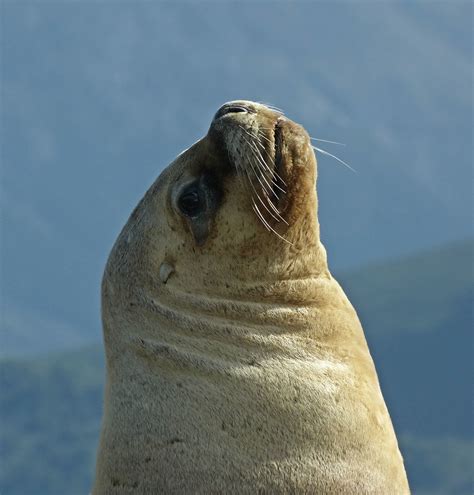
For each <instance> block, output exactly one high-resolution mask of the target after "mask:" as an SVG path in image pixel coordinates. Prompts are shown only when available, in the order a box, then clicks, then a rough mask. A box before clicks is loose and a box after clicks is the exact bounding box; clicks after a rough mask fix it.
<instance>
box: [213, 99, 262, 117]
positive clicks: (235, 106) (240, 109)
mask: <svg viewBox="0 0 474 495" xmlns="http://www.w3.org/2000/svg"><path fill="white" fill-rule="evenodd" d="M250 112H254V110H252V109H251V108H250V107H248V106H246V105H244V104H243V103H232V102H231V103H226V104H225V105H222V107H221V108H219V110H217V113H216V114H215V115H214V120H217V119H220V118H221V117H223V116H224V115H227V114H228V113H250Z"/></svg>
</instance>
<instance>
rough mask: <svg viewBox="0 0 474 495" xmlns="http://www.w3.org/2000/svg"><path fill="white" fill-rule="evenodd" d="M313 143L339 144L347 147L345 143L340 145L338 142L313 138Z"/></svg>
mask: <svg viewBox="0 0 474 495" xmlns="http://www.w3.org/2000/svg"><path fill="white" fill-rule="evenodd" d="M311 140H312V141H321V142H322V143H331V144H338V145H339V146H345V144H344V143H339V142H338V141H329V140H328V139H319V138H314V137H312V138H311Z"/></svg>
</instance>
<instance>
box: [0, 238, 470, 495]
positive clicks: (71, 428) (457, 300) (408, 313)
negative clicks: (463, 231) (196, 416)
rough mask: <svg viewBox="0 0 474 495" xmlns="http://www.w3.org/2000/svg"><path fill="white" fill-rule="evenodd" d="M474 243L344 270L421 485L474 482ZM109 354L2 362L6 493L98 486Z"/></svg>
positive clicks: (75, 494) (451, 489) (0, 483)
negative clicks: (473, 395)
mask: <svg viewBox="0 0 474 495" xmlns="http://www.w3.org/2000/svg"><path fill="white" fill-rule="evenodd" d="M473 249H474V243H473V242H472V241H465V242H461V243H456V244H451V245H448V246H445V247H443V248H442V249H436V250H432V251H429V252H424V253H420V254H419V255H417V256H412V257H409V258H405V259H401V260H397V261H393V262H390V263H385V264H378V265H373V266H369V267H366V268H365V269H363V270H362V269H361V270H359V271H357V272H353V273H347V274H341V276H340V277H339V278H340V280H341V282H342V285H343V286H344V287H345V289H346V290H347V292H348V294H349V296H350V298H351V300H352V301H353V303H354V304H355V306H356V307H357V309H358V312H359V314H360V315H361V319H362V321H363V322H364V327H365V329H366V334H367V338H368V340H369V344H370V347H371V350H372V353H373V356H374V359H375V361H376V365H377V369H378V372H379V376H380V378H381V382H382V388H383V390H384V394H385V397H386V399H387V402H388V405H389V409H390V411H391V415H392V418H393V421H394V424H395V426H396V429H397V431H398V434H399V438H400V445H401V448H402V452H403V454H404V457H405V460H406V466H407V470H408V474H409V478H410V481H411V484H412V488H413V491H414V494H416V495H428V494H429V495H454V494H456V495H464V494H465V495H468V494H470V493H472V488H473V484H472V483H473V478H472V453H473V447H474V444H473V431H472V423H471V421H470V419H471V418H472V406H471V403H470V386H471V383H470V380H471V373H470V372H471V369H472V368H471V364H470V359H471V356H470V352H471V348H472V337H471V328H472V311H471V306H470V301H471V300H472V295H473V290H474V283H473V276H472V275H473V274H472V266H473V265H472V262H473ZM102 354H103V353H102V349H101V348H100V347H93V348H87V349H83V350H81V351H77V352H72V353H62V354H56V355H52V356H48V357H44V358H41V359H39V358H36V359H34V360H30V361H28V360H13V359H10V360H4V361H2V363H1V390H2V400H1V415H2V418H1V419H2V429H1V453H2V459H3V463H2V472H1V477H0V493H2V495H17V494H18V495H62V494H65V493H67V494H68V495H81V494H87V493H88V492H87V490H88V489H89V487H90V483H91V476H92V473H93V465H94V456H95V449H96V445H97V438H98V432H99V423H100V415H101V404H102V383H103V358H102ZM66 486H67V487H68V488H65V487H66Z"/></svg>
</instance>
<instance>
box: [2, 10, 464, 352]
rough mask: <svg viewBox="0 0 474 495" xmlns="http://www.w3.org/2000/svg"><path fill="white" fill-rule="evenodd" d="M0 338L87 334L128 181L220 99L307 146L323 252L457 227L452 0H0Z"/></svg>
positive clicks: (82, 337)
mask: <svg viewBox="0 0 474 495" xmlns="http://www.w3.org/2000/svg"><path fill="white" fill-rule="evenodd" d="M1 14H2V71H1V83H2V84H1V101H2V117H1V118H2V122H1V124H2V141H3V146H2V152H1V160H2V167H1V168H2V180H1V191H0V193H1V194H0V197H1V208H2V232H1V234H2V240H1V247H2V252H1V258H2V288H3V295H2V315H3V316H2V330H1V331H2V336H1V341H2V346H1V347H2V351H1V352H2V354H3V355H10V356H12V355H27V354H32V353H38V352H44V351H46V350H50V351H51V350H54V349H63V348H67V347H69V348H71V347H75V346H77V345H80V344H86V343H87V342H91V341H94V340H95V341H97V340H98V339H99V337H100V323H99V316H98V315H99V297H98V293H99V284H100V276H101V272H102V269H103V266H104V264H105V259H106V256H107V253H108V250H109V249H110V247H111V245H112V243H113V240H114V238H115V237H116V236H117V234H118V232H119V230H120V228H121V226H122V225H123V223H124V222H125V220H126V218H127V216H128V214H129V213H130V212H131V210H132V208H133V207H134V205H135V204H136V203H137V202H138V200H139V198H140V197H141V196H142V194H143V193H144V191H145V190H146V189H147V187H148V185H149V184H150V183H151V182H152V181H153V179H154V178H155V177H156V176H157V175H158V174H159V172H160V171H161V170H162V169H163V167H164V166H166V165H167V164H168V163H169V162H170V161H171V159H172V158H173V157H174V156H176V154H177V153H178V152H179V151H181V150H182V149H184V148H186V147H187V146H188V145H189V144H190V143H192V142H194V141H195V140H196V139H197V138H199V137H200V136H202V135H203V134H205V133H206V131H207V127H208V125H209V123H210V120H211V118H212V115H213V114H214V112H215V110H216V109H217V108H218V107H219V106H220V105H221V104H222V103H223V102H224V101H227V100H230V99H235V98H246V99H254V100H258V101H264V102H270V103H273V104H275V105H277V106H279V107H281V108H283V109H284V110H285V111H286V112H287V114H288V116H289V117H291V118H293V119H294V120H296V121H298V122H301V123H302V124H303V125H304V126H305V127H306V128H307V129H308V130H309V132H310V133H311V134H312V135H313V136H314V137H316V138H322V139H330V140H336V141H342V142H344V143H346V144H347V146H346V148H344V147H337V146H334V145H330V144H327V143H322V142H320V143H319V144H320V145H321V147H322V148H325V149H328V150H329V151H331V152H333V153H336V154H337V155H338V156H340V157H341V158H342V159H344V160H347V161H348V162H349V163H350V164H351V166H353V167H354V168H355V169H356V170H357V174H352V173H351V172H350V171H348V170H347V169H345V168H344V167H343V166H340V164H339V163H338V162H336V161H334V160H331V159H330V158H328V157H326V156H320V157H319V196H320V220H321V226H322V237H323V241H324V242H325V244H326V246H327V247H328V252H329V256H330V261H331V264H332V265H333V266H334V267H336V268H338V269H342V268H348V267H355V266H359V265H360V264H361V263H366V262H369V261H374V260H380V259H386V258H390V257H394V256H400V255H405V254H408V253H411V252H414V251H415V250H417V249H421V248H428V247H430V246H433V245H438V244H441V243H443V242H447V241H450V240H453V239H458V238H464V237H469V236H471V235H472V232H473V229H472V227H473V226H472V219H471V212H472V169H471V165H472V146H471V144H472V136H471V124H472V92H471V89H472V71H471V62H472V44H471V34H472V3H471V2H460V1H456V2H450V3H448V2H421V1H420V2H252V3H250V2H248V3H247V2H221V3H217V2H197V1H195V2H193V1H189V2H188V1H187V2H175V3H171V2H133V3H130V2H115V1H110V2H69V1H56V2H3V3H2V4H1Z"/></svg>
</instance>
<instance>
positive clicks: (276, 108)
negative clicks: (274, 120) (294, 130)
mask: <svg viewBox="0 0 474 495" xmlns="http://www.w3.org/2000/svg"><path fill="white" fill-rule="evenodd" d="M257 103H260V105H264V106H266V107H267V108H269V109H270V110H274V111H275V112H278V113H280V114H281V115H283V114H284V112H283V110H282V109H281V108H278V107H276V106H275V105H271V104H270V103H265V102H263V101H258V102H257Z"/></svg>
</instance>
